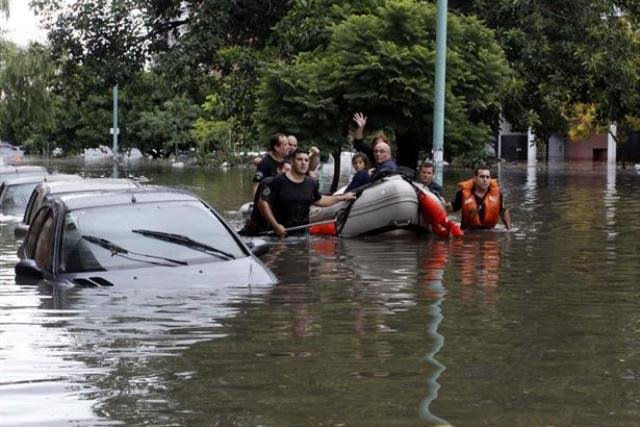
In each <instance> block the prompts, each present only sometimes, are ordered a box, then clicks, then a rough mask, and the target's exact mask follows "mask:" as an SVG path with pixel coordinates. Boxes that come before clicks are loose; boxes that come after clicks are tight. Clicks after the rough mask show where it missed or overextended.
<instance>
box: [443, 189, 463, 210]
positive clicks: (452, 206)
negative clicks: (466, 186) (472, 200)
mask: <svg viewBox="0 0 640 427" xmlns="http://www.w3.org/2000/svg"><path fill="white" fill-rule="evenodd" d="M445 207H446V208H447V212H456V211H459V210H460V209H461V208H462V191H458V192H457V193H456V196H455V199H453V202H449V203H447V204H446V205H445Z"/></svg>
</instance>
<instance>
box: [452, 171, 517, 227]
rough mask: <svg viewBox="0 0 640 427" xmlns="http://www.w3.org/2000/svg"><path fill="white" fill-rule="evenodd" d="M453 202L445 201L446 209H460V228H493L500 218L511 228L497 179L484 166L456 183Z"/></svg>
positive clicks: (454, 210)
mask: <svg viewBox="0 0 640 427" xmlns="http://www.w3.org/2000/svg"><path fill="white" fill-rule="evenodd" d="M458 188H459V190H458V192H457V193H456V197H455V199H454V200H453V202H450V203H447V211H449V212H456V211H459V210H460V209H462V229H463V230H473V229H479V228H493V227H495V226H496V224H497V223H498V220H499V219H500V218H502V222H503V223H504V225H505V227H506V228H507V230H509V229H510V228H511V214H510V213H509V209H508V208H507V207H506V206H505V204H504V200H503V198H502V192H500V187H499V186H498V180H496V179H491V171H490V170H489V168H488V167H486V166H481V167H479V168H477V169H476V173H475V176H474V177H473V178H471V179H468V180H466V181H463V182H461V183H459V184H458Z"/></svg>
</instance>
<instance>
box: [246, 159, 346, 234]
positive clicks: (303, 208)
mask: <svg viewBox="0 0 640 427" xmlns="http://www.w3.org/2000/svg"><path fill="white" fill-rule="evenodd" d="M308 170H309V152H308V151H306V150H303V149H301V148H298V149H296V151H295V152H294V153H293V158H292V163H291V170H290V171H288V172H286V173H283V174H282V175H279V176H278V177H276V178H275V179H274V180H273V181H272V182H271V183H270V184H269V185H267V186H265V188H264V190H262V193H260V200H259V201H258V208H259V209H260V213H261V214H262V217H263V218H264V219H265V220H266V221H267V223H268V224H269V225H270V226H271V229H272V230H273V231H274V233H275V234H276V236H278V237H284V236H285V235H286V234H287V230H286V229H287V228H289V227H296V226H300V225H306V224H309V209H310V207H311V205H314V206H321V207H324V206H331V205H333V204H336V203H338V202H340V201H343V200H353V199H355V195H354V194H353V193H345V194H341V195H336V196H323V195H321V194H320V192H319V191H318V182H317V181H315V180H313V179H311V178H309V177H308V176H307V171H308ZM298 233H299V234H304V233H306V230H304V229H303V230H300V231H299V232H298Z"/></svg>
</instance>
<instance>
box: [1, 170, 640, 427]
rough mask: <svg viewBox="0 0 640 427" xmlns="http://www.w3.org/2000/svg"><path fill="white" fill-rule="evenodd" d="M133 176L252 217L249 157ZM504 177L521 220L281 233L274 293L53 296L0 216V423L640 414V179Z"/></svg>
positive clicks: (541, 419) (615, 421) (335, 421)
mask: <svg viewBox="0 0 640 427" xmlns="http://www.w3.org/2000/svg"><path fill="white" fill-rule="evenodd" d="M54 167H55V168H57V169H59V170H61V171H65V172H74V171H75V172H77V171H79V170H82V172H83V173H85V174H87V175H92V176H100V175H110V174H111V169H110V166H108V167H105V168H103V169H100V168H99V167H98V168H96V167H94V168H86V167H81V166H79V165H75V164H71V163H61V164H59V165H54ZM126 172H127V173H129V174H132V175H135V176H138V177H145V178H148V180H149V182H150V183H153V184H165V185H173V186H180V187H184V188H188V189H191V190H192V191H194V192H195V193H197V194H198V195H199V196H201V197H202V198H204V199H205V200H207V201H209V202H211V203H212V204H213V205H214V206H215V207H216V208H217V209H218V211H220V212H221V213H223V214H224V215H225V216H226V217H227V218H228V219H229V220H230V221H231V222H232V223H233V224H234V225H236V226H238V227H239V226H240V225H241V220H239V219H238V217H237V215H236V213H235V212H234V210H237V208H238V207H239V206H240V205H241V204H242V203H243V202H245V201H246V200H248V199H249V193H250V188H251V182H250V181H251V171H250V170H249V169H245V170H236V169H232V170H229V171H222V170H213V169H209V170H204V169H195V168H193V169H192V168H184V169H171V168H162V167H151V166H143V167H140V168H132V169H130V170H127V171H126ZM498 172H499V177H500V180H501V183H502V185H503V192H504V194H505V197H506V198H507V201H508V204H509V206H510V207H511V212H512V218H513V222H514V229H513V230H512V231H511V232H506V231H505V230H504V229H502V228H499V229H497V230H496V231H493V232H477V233H467V234H466V235H465V236H464V237H463V238H461V239H451V240H446V239H437V238H428V237H421V238H417V237H414V236H402V237H388V238H386V237H384V238H383V237H376V238H367V239H343V240H340V239H336V238H325V237H313V238H310V239H308V240H296V241H286V240H285V241H282V242H275V243H274V245H273V247H272V249H271V251H270V252H269V253H268V254H266V255H265V256H263V260H264V261H265V262H266V263H267V264H268V265H269V267H270V268H271V269H272V270H273V271H274V273H275V274H276V275H277V276H278V278H279V279H280V283H279V284H277V285H276V286H274V287H272V288H266V289H237V288H236V289H228V290H225V291H223V292H220V291H217V292H213V291H212V292H206V291H205V290H203V289H201V288H198V289H190V288H189V287H188V286H186V287H185V286H181V287H176V288H171V289H166V288H162V289H156V290H154V291H150V290H145V291H140V290H137V289H135V287H134V286H133V285H132V286H131V287H130V288H126V287H123V288H121V289H118V288H109V289H81V290H77V291H67V292H64V293H60V294H57V293H54V294H52V293H51V292H49V291H46V290H45V288H38V287H34V286H27V285H20V284H16V283H15V279H14V274H13V266H14V264H15V262H16V260H17V258H16V256H15V251H16V249H17V247H18V243H17V242H16V241H15V240H14V238H13V232H12V228H11V227H12V225H11V223H7V222H4V223H2V224H0V232H1V235H0V306H1V307H2V310H1V311H0V424H2V425H68V424H71V425H119V424H126V425H143V424H148V425H239V426H250V425H262V426H302V425H323V426H353V425H356V426H372V425H379V426H389V425H394V426H395V425H407V426H416V425H422V426H433V425H447V424H451V425H456V426H484V425H486V426H551V425H553V426H569V425H592V426H600V425H615V426H635V425H638V424H640V303H639V297H640V174H638V173H637V172H635V170H634V169H633V168H631V169H627V170H621V169H620V168H619V167H618V169H617V170H616V169H615V168H613V167H607V166H606V165H604V164H587V165H577V166H575V165H572V166H569V165H566V164H558V165H546V164H540V163H539V164H538V165H537V167H528V166H527V165H522V164H521V165H511V164H510V165H506V164H503V165H501V167H500V170H499V171H498ZM470 174H471V171H468V170H466V171H465V170H446V171H445V175H444V178H445V191H446V193H447V195H448V196H449V197H451V196H452V195H453V192H454V188H455V182H456V181H458V180H461V179H463V178H465V177H467V176H468V175H470Z"/></svg>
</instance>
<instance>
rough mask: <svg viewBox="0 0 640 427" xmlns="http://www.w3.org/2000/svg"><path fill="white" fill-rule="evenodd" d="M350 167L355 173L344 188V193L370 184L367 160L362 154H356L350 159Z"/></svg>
mask: <svg viewBox="0 0 640 427" xmlns="http://www.w3.org/2000/svg"><path fill="white" fill-rule="evenodd" d="M351 165H352V166H353V169H354V170H355V171H356V173H355V174H354V175H353V178H351V182H350V183H349V185H347V188H345V190H344V191H345V193H346V192H349V191H353V190H355V189H356V188H360V187H362V186H363V185H367V184H368V183H370V182H371V175H369V159H368V158H367V156H366V155H365V154H364V153H356V154H354V155H353V157H352V158H351Z"/></svg>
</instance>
